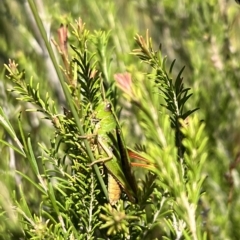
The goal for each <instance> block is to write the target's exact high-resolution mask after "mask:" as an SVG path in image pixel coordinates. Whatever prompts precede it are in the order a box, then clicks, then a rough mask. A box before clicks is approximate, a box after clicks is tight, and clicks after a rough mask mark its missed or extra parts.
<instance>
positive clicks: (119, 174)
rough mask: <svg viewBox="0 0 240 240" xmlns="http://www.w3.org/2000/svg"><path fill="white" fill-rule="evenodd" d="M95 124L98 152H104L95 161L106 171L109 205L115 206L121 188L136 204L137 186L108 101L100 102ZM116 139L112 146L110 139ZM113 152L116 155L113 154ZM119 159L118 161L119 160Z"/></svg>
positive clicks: (116, 121) (117, 124)
mask: <svg viewBox="0 0 240 240" xmlns="http://www.w3.org/2000/svg"><path fill="white" fill-rule="evenodd" d="M95 118H96V121H95V122H96V124H95V128H94V135H96V144H97V146H98V150H99V152H104V155H103V158H101V159H99V160H96V161H95V162H93V163H92V164H95V163H97V162H102V163H104V165H105V167H106V169H107V171H108V194H109V202H110V204H112V205H113V204H115V203H116V202H117V201H118V200H119V198H120V194H121V189H120V187H119V185H120V186H121V188H122V189H123V190H124V192H125V193H126V194H127V196H128V198H129V200H130V201H131V202H133V203H136V202H137V185H136V180H135V177H134V175H133V174H132V172H131V166H130V160H129V156H128V152H127V149H126V146H125V143H124V140H123V137H122V133H121V131H120V127H119V123H118V120H117V118H116V115H115V114H114V112H113V111H112V105H111V103H110V102H108V101H103V102H101V103H100V104H99V105H98V106H97V108H96V112H95ZM113 137H114V138H116V137H117V146H113V140H112V138H113ZM114 150H115V151H118V154H116V153H115V154H114ZM119 158H120V159H119Z"/></svg>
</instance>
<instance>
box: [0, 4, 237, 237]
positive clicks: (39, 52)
mask: <svg viewBox="0 0 240 240" xmlns="http://www.w3.org/2000/svg"><path fill="white" fill-rule="evenodd" d="M35 3H36V5H37V9H38V12H39V15H40V16H41V19H42V21H43V23H44V27H45V29H46V32H47V34H48V37H49V39H50V38H53V39H57V30H58V28H59V26H60V24H61V23H63V24H68V25H69V28H70V25H71V24H74V22H75V20H76V19H78V18H79V17H81V19H82V20H83V22H85V23H86V28H87V29H88V30H89V31H90V32H91V33H93V34H94V31H95V30H96V31H99V30H102V31H106V32H108V31H109V30H111V31H110V35H109V39H108V45H107V46H106V49H105V53H104V54H105V55H106V59H107V60H108V62H107V75H108V76H109V78H110V82H112V81H113V79H114V74H116V73H123V72H130V73H131V75H132V78H133V79H138V80H139V81H140V80H141V79H143V78H144V76H145V75H144V74H143V73H149V72H150V67H149V66H148V65H147V64H143V63H142V62H141V61H140V59H139V58H137V57H136V56H134V55H133V54H129V53H130V52H131V51H132V50H133V49H136V48H139V47H138V46H137V42H136V41H135V40H134V37H135V36H136V34H137V33H138V34H139V35H143V36H145V33H146V30H147V29H148V30H149V36H151V37H152V42H153V48H154V49H156V50H157V49H158V46H159V44H161V51H162V55H163V56H164V55H166V56H167V59H168V60H167V62H166V69H167V70H166V71H167V72H168V69H169V68H170V66H171V64H172V62H173V60H174V59H176V63H175V65H174V67H173V71H172V73H171V74H170V76H171V78H173V79H174V82H175V79H176V78H177V75H178V73H179V72H180V71H181V69H182V67H183V66H185V70H184V72H183V73H182V76H183V78H184V80H183V81H184V86H185V87H189V88H191V93H193V95H192V96H191V98H190V99H189V100H188V101H187V102H186V104H185V105H184V107H185V109H186V110H192V109H195V108H197V107H199V108H200V109H199V110H198V111H197V112H194V113H193V114H192V116H196V118H193V120H192V121H193V123H192V125H191V123H189V124H190V126H192V130H191V127H189V128H190V130H188V131H189V132H185V134H186V136H188V138H187V139H190V140H191V139H192V140H191V141H190V143H189V144H188V143H185V147H186V148H187V149H188V151H187V152H188V154H189V156H191V157H193V156H194V153H191V151H192V150H194V149H195V148H194V146H198V144H200V143H198V142H197V140H199V139H197V133H199V132H201V134H200V133H199V136H200V140H202V141H205V137H206V136H207V138H208V142H207V145H206V146H205V147H204V149H203V150H202V152H201V151H200V150H199V149H198V148H197V147H196V149H198V150H197V154H199V156H200V157H199V159H202V158H204V156H205V155H204V154H207V157H206V159H205V160H204V161H202V162H201V161H200V160H199V161H200V162H201V163H199V164H196V166H190V165H188V167H189V168H191V167H192V168H193V169H195V168H196V169H199V171H200V173H198V174H199V175H197V176H199V179H198V180H200V179H202V178H204V177H205V176H207V178H206V180H205V182H204V184H203V186H202V185H201V184H200V185H199V186H200V187H201V194H202V195H201V198H200V194H199V195H198V196H197V197H199V198H197V202H196V201H195V202H194V201H192V202H193V203H195V204H196V205H198V211H199V212H196V215H194V216H193V218H194V219H195V220H194V221H193V220H192V219H191V214H190V215H189V214H188V213H187V211H186V209H187V208H186V209H185V210H183V209H181V208H179V209H178V212H177V210H176V209H175V210H176V212H177V213H176V212H175V213H176V215H174V216H175V218H176V219H175V221H176V222H175V223H176V225H175V227H174V217H173V215H171V214H170V215H171V217H170V215H167V214H168V213H167V210H168V208H167V207H165V208H164V209H163V210H161V211H162V212H161V213H162V214H163V216H158V217H159V219H161V218H162V219H164V218H165V223H164V224H163V223H162V222H161V224H159V222H157V221H156V225H154V224H152V225H151V224H149V223H150V222H151V221H152V223H153V222H154V221H155V220H156V219H154V217H152V216H151V217H149V216H145V215H144V216H145V217H146V219H145V220H143V222H144V224H146V225H144V224H143V225H144V227H143V226H142V228H144V229H145V235H144V237H145V238H146V239H154V238H157V239H164V238H163V237H165V238H166V239H181V238H182V239H185V238H186V239H187V238H188V239H204V238H205V239H206V238H207V239H239V237H240V230H239V227H238V226H239V222H240V216H239V211H240V196H239V187H240V186H239V185H240V176H239V164H238V163H239V144H240V135H239V132H240V122H239V119H240V108H239V106H240V102H239V101H240V96H239V94H238V92H239V87H240V85H239V78H240V68H239V59H240V41H239V39H240V34H239V33H240V31H239V27H240V13H239V6H238V5H237V4H236V3H235V2H234V1H233V0H232V1H227V0H218V1H217V0H210V1H201V0H194V1H187V0H185V1H183V0H162V1H157V0H141V1H134V0H132V1H124V0H123V1H117V0H115V1H94V0H93V1H87V0H86V1H73V0H69V1H67V0H65V1H51V0H49V1H44V0H42V1H35ZM0 13H1V14H0V29H1V31H0V46H1V48H0V71H1V81H0V84H1V85H0V86H1V91H0V94H1V97H0V106H1V107H2V109H3V113H2V114H1V115H2V116H5V117H6V119H7V120H8V121H9V124H7V125H8V126H10V125H11V126H12V127H13V129H14V132H15V135H14V136H16V138H19V139H21V138H22V137H23V136H25V138H26V139H27V136H28V134H29V136H30V139H31V148H30V150H31V149H32V150H33V152H34V155H35V157H36V159H37V160H36V163H37V165H38V171H39V172H40V173H42V172H43V173H44V172H45V173H46V169H48V168H47V167H46V166H44V164H42V161H43V157H40V156H43V148H41V147H39V145H42V146H44V147H46V149H52V148H54V147H56V146H55V145H54V144H55V143H53V142H51V139H54V128H53V126H52V124H51V122H50V121H46V120H43V119H42V117H43V115H41V114H39V113H36V112H31V113H29V112H26V109H29V108H33V107H32V105H29V103H25V102H21V101H18V100H16V97H17V96H18V95H17V94H16V93H12V92H9V91H7V89H12V88H13V86H14V84H13V82H12V81H10V80H9V79H7V78H6V77H5V75H6V74H7V72H6V69H5V68H4V64H6V63H8V59H9V58H10V59H14V60H15V61H16V62H17V63H18V65H19V69H20V70H21V69H24V70H25V75H26V76H25V79H26V81H28V80H29V79H30V78H31V76H32V77H33V79H34V81H33V89H34V88H36V86H37V84H38V83H40V91H41V94H42V96H45V95H46V92H48V93H49V95H50V96H51V98H52V99H53V100H54V101H55V104H56V109H57V111H56V112H57V113H60V112H62V107H63V106H66V102H65V97H64V94H63V91H62V88H61V85H60V84H59V78H58V76H57V74H56V71H55V68H54V66H53V64H52V61H51V59H50V57H49V55H48V51H47V48H46V45H45V43H44V41H43V39H42V36H41V34H40V32H39V30H38V27H37V25H36V23H35V20H34V17H33V13H32V11H31V9H30V7H29V5H28V2H27V1H20V0H19V1H15V0H12V1H7V0H2V1H1V2H0ZM69 34H70V35H69V44H75V43H76V42H74V38H73V35H72V33H71V31H69ZM71 41H72V42H71ZM103 45H104V44H103ZM53 48H54V47H53ZM98 49H99V48H98V47H96V48H95V50H94V48H92V49H90V51H91V53H94V51H95V52H97V50H98ZM54 50H55V54H56V56H59V54H58V53H57V50H56V48H54ZM70 51H72V50H70ZM71 53H72V54H74V52H73V51H72V52H71ZM99 56H100V55H99ZM161 59H162V58H161ZM59 61H61V58H60V57H59ZM96 61H101V59H100V58H98V59H97V60H96ZM110 62H111V64H110ZM151 67H152V66H151ZM158 67H159V69H162V68H161V67H162V66H160V65H159V66H158ZM159 69H155V70H156V71H157V70H159ZM111 79H112V80H111ZM114 89H115V88H114ZM141 91H143V90H141ZM117 96H118V98H117V100H116V102H117V103H116V106H118V107H119V106H121V107H123V110H122V111H121V122H124V123H125V124H124V136H126V139H125V141H126V143H127V145H129V146H130V147H134V145H135V144H144V145H148V141H147V142H145V141H146V139H145V138H147V139H148V136H145V132H144V127H141V119H142V118H144V117H142V116H138V114H137V112H135V111H136V109H137V108H136V107H133V106H132V105H131V104H130V103H129V102H128V101H126V100H124V96H123V94H122V93H121V91H118V95H117ZM144 99H145V98H144ZM146 99H147V97H146ZM146 103H147V102H146ZM162 111H163V110H162ZM20 112H21V124H20V125H21V127H19V120H18V119H19V113H20ZM166 115H167V114H166ZM129 119H131V121H129ZM200 120H201V121H202V122H204V124H205V128H204V130H202V129H201V126H200V123H199V122H201V121H200ZM164 121H165V120H164V119H163V120H162V126H165V128H164V127H163V129H164V134H165V137H166V138H167V139H168V140H169V146H170V147H173V146H174V137H173V136H172V132H171V130H170V125H168V124H165V123H164ZM3 123H4V121H3V118H1V125H2V127H1V128H0V135H1V139H2V141H6V142H8V143H9V144H11V145H15V146H16V145H17V144H16V143H15V141H16V139H13V138H12V135H11V134H9V132H8V133H7V132H6V130H5V128H4V127H3V125H4V124H3ZM139 123H140V124H139ZM21 129H22V132H21ZM191 131H192V132H191ZM202 131H203V133H202ZM129 132H131V134H127V133H129ZM168 133H169V136H167V135H168ZM191 134H192V135H191ZM50 135H51V136H50ZM195 137H196V138H195ZM194 144H196V145H194ZM17 146H20V145H17ZM151 146H152V145H149V148H151ZM28 147H29V145H28ZM0 151H1V161H0V166H1V174H0V186H1V188H0V189H1V200H0V202H1V215H0V217H1V219H0V232H1V238H2V239H28V238H29V239H30V238H34V236H37V237H38V238H37V237H36V238H37V239H45V238H46V236H44V235H43V232H44V231H46V232H48V231H49V232H51V229H54V231H53V233H54V235H52V236H51V237H50V235H49V236H48V238H49V239H54V238H56V239H62V238H63V239H64V237H63V235H62V233H60V230H59V229H58V228H55V227H56V226H55V225H54V224H53V223H52V224H51V225H50V226H48V224H47V223H46V222H47V218H46V215H45V216H43V217H42V216H41V214H39V212H41V211H40V208H41V204H43V203H45V202H44V201H45V200H43V197H42V194H41V193H40V192H39V189H38V188H36V187H35V186H34V185H33V184H32V183H31V182H29V181H25V180H24V177H23V175H24V176H28V177H29V178H30V179H32V182H34V181H35V182H37V181H38V180H39V179H38V180H36V175H35V173H36V172H34V167H32V165H31V164H30V162H29V161H28V160H26V159H28V158H26V157H23V155H22V154H21V153H16V152H14V151H13V149H12V148H9V147H8V146H6V144H3V143H2V144H1V145H0ZM154 151H155V150H152V153H154ZM169 151H170V150H169ZM30 152H31V151H30ZM170 152H171V151H170ZM170 152H169V153H168V154H170ZM165 154H166V156H165V155H163V156H165V157H166V159H167V155H168V154H167V152H165ZM173 154H174V153H173ZM175 154H176V153H175ZM191 154H193V155H191ZM30 155H31V154H30ZM150 155H151V154H150ZM30 158H31V156H30ZM16 170H17V171H18V172H20V173H22V175H21V174H16ZM159 171H160V170H159ZM139 174H140V175H141V172H140V173H139ZM157 174H159V175H161V174H162V175H163V177H162V178H163V179H164V173H162V172H161V171H160V172H159V173H157ZM195 174H196V172H195ZM190 179H191V177H190ZM175 180H176V179H175ZM39 181H40V180H39ZM189 181H190V182H191V180H189ZM198 184H199V183H198ZM175 187H176V186H175ZM49 188H50V187H49ZM176 188H177V187H176ZM158 190H159V189H158ZM162 190H166V189H165V188H164V186H162ZM48 191H50V190H48ZM159 192H160V193H161V194H162V196H161V197H159V199H160V200H159V202H158V201H156V202H157V203H158V204H160V203H163V196H164V197H166V198H167V199H168V200H169V198H171V197H172V198H175V197H176V199H177V197H178V195H177V193H176V195H172V196H168V195H166V196H165V195H164V194H163V192H161V191H160V190H159ZM167 192H171V191H170V190H169V189H168V191H167ZM155 194H156V193H155ZM186 194H189V192H186ZM156 196H157V195H156ZM156 196H155V199H156ZM179 196H180V195H179ZM187 198H188V200H189V199H190V197H189V195H188V196H187ZM62 201H64V200H62ZM192 202H191V201H189V202H188V203H192ZM178 203H179V202H178ZM180 203H182V204H183V202H181V201H180ZM189 206H190V205H189ZM48 207H49V208H51V207H50V205H48ZM160 207H162V206H159V205H157V204H156V205H154V208H153V209H152V210H149V212H150V215H151V214H153V213H154V214H156V212H157V210H158V209H160ZM180 207H181V206H180ZM16 209H18V214H15V210H16ZM19 209H21V210H22V212H19V211H20V210H19ZM169 209H170V208H169ZM55 210H56V209H55ZM28 211H29V212H28ZM45 211H46V212H47V209H46V208H45ZM108 211H110V210H109V209H105V213H106V212H107V213H108ZM151 211H152V212H151ZM181 211H182V212H181ZM30 212H31V214H30ZM55 213H56V215H57V216H58V217H59V216H60V215H58V213H57V212H55ZM134 213H135V214H136V213H138V214H139V216H140V217H143V215H141V214H142V213H140V209H135V208H133V209H130V210H129V212H128V214H130V216H131V214H133V215H134ZM28 214H29V215H28ZM164 214H166V215H164ZM184 214H186V216H184ZM30 215H31V217H29V216H30ZM53 215H54V214H53ZM154 216H156V215H154ZM58 217H55V218H54V219H55V220H56V219H58ZM147 217H149V218H150V219H151V221H150V220H149V219H147ZM198 218H199V219H198ZM26 219H27V220H26ZM153 219H154V221H153ZM166 219H167V220H166ZM182 219H184V221H185V224H187V227H186V229H187V230H186V232H184V231H183V230H182V229H184V228H185V225H184V226H182V229H181V224H180V223H181V221H180V220H182ZM191 220H192V222H196V224H197V226H198V227H197V231H198V232H197V233H194V232H192V231H191V230H192V229H191ZM61 221H63V220H61V219H60V220H59V223H61V224H62V222H61ZM129 221H130V220H129ZM168 221H169V222H168ZM130 222H131V221H130ZM37 223H38V225H37ZM57 223H58V222H57V221H56V225H57ZM154 223H155V222H154ZM41 224H42V225H41ZM44 224H46V225H44ZM61 224H60V225H61ZM94 224H96V226H98V225H97V223H94ZM123 225H124V224H123ZM46 226H47V227H46ZM69 226H71V225H69ZM69 226H67V227H69ZM124 226H125V225H124ZM58 227H59V226H58ZM59 228H61V227H59ZM148 228H149V229H150V230H151V231H149V232H147V231H146V229H148ZM42 229H44V230H42ZM46 229H48V230H46ZM56 229H58V230H56ZM69 229H70V227H69ZM129 229H130V230H131V224H130V228H129ZM177 229H178V230H179V232H180V234H179V235H178V234H177ZM125 230H126V229H125ZM125 230H124V229H122V232H123V233H124V234H123V235H117V237H116V239H125V238H127V236H128V234H129V232H127V231H125ZM69 232H70V233H69V235H65V236H68V238H71V239H75V238H76V235H74V234H73V235H71V234H72V232H71V231H70V230H69ZM73 232H74V231H73ZM80 232H81V231H80ZM146 232H147V233H146ZM131 233H132V232H131V231H130V235H131ZM94 234H95V235H94ZM132 234H136V236H140V235H137V233H136V232H134V231H133V233H132ZM194 234H195V235H194ZM54 236H55V237H54ZM88 236H91V237H94V236H95V237H96V236H101V237H102V238H104V237H103V236H105V235H101V234H100V233H99V232H97V233H96V232H94V233H93V235H91V234H89V235H88ZM194 236H195V237H194ZM206 236H207V237H206ZM91 237H89V239H90V238H91ZM65 238H66V237H65ZM110 238H111V237H110ZM66 239H67V238H66ZM79 239H87V238H85V236H84V235H83V236H80V235H79ZM111 239H112V238H111ZM139 239H140V238H139ZM142 239H143V238H142Z"/></svg>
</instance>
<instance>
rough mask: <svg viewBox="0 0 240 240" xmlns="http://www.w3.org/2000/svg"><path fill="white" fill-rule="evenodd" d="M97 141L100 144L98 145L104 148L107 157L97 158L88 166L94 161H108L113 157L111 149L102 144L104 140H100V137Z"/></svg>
mask: <svg viewBox="0 0 240 240" xmlns="http://www.w3.org/2000/svg"><path fill="white" fill-rule="evenodd" d="M97 142H98V144H99V145H100V147H101V148H102V149H103V150H104V152H105V153H106V154H107V157H105V158H101V159H98V160H96V161H94V162H92V163H91V164H89V166H93V165H94V164H96V163H105V162H107V161H110V160H111V159H112V158H113V153H112V151H111V150H110V149H109V148H108V147H107V146H106V145H105V144H104V142H103V141H102V140H101V138H98V139H97Z"/></svg>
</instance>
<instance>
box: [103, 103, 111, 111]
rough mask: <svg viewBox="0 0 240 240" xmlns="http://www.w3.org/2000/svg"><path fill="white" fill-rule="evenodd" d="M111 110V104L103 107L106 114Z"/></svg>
mask: <svg viewBox="0 0 240 240" xmlns="http://www.w3.org/2000/svg"><path fill="white" fill-rule="evenodd" d="M111 110H112V105H111V103H107V104H106V106H105V111H106V112H110V111H111Z"/></svg>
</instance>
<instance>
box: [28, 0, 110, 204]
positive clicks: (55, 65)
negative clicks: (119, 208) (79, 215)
mask: <svg viewBox="0 0 240 240" xmlns="http://www.w3.org/2000/svg"><path fill="white" fill-rule="evenodd" d="M28 3H29V5H30V8H31V10H32V13H33V15H34V18H35V21H36V23H37V26H38V29H39V31H40V33H41V35H42V38H43V40H44V42H45V45H46V47H47V50H48V53H49V56H50V58H51V60H52V63H53V65H54V68H55V70H56V73H57V75H58V78H59V80H60V83H61V86H62V89H63V92H64V95H65V97H66V100H67V102H68V104H69V107H70V109H71V112H72V114H73V116H74V119H75V121H76V124H77V127H78V130H79V132H80V134H81V135H82V136H83V135H84V131H83V128H82V126H81V123H80V120H79V117H78V114H77V111H76V110H75V107H74V104H73V103H72V98H71V95H70V93H69V91H68V88H67V87H66V85H65V81H64V78H63V75H62V74H61V71H60V68H59V66H58V63H57V60H56V58H55V56H54V53H53V50H52V47H51V45H50V44H49V41H48V38H47V35H46V32H45V29H44V27H43V23H42V21H41V19H40V17H39V15H38V11H37V9H36V6H35V2H34V0H28ZM83 141H84V144H85V146H86V150H87V153H88V156H89V158H90V159H91V162H94V161H95V159H94V156H93V154H92V151H91V148H90V145H89V143H88V141H87V140H86V139H84V140H83ZM93 168H94V171H95V173H96V175H97V178H98V180H99V182H100V185H101V187H102V189H103V192H104V194H105V196H106V198H107V200H108V192H107V188H106V185H105V183H104V181H103V179H102V176H101V174H100V172H99V168H98V166H97V165H96V164H95V165H93Z"/></svg>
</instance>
